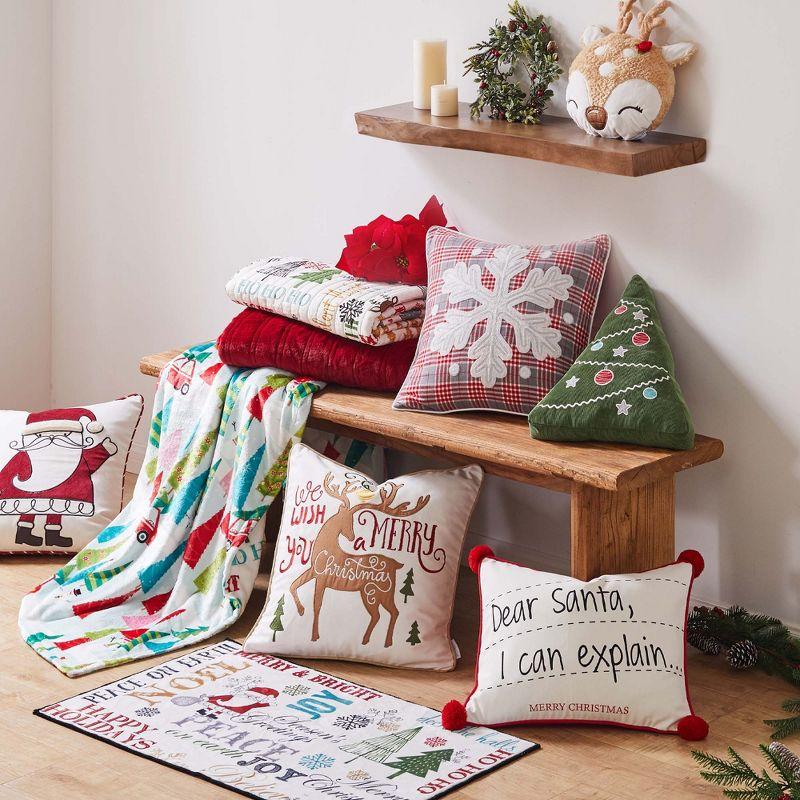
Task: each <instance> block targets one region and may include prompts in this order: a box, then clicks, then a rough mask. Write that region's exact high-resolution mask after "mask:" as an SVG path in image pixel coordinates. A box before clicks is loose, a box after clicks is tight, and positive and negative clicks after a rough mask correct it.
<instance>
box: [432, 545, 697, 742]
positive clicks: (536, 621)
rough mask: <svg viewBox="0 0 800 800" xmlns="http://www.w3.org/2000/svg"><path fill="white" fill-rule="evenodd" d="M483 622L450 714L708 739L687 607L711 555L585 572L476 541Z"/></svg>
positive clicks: (461, 718)
mask: <svg viewBox="0 0 800 800" xmlns="http://www.w3.org/2000/svg"><path fill="white" fill-rule="evenodd" d="M469 562H470V566H471V567H472V569H473V570H474V571H476V572H478V580H479V584H480V594H481V605H482V608H481V629H480V636H479V639H478V658H477V670H476V674H475V678H476V680H475V687H474V688H473V690H472V692H471V693H470V695H469V697H468V698H467V701H466V704H465V705H462V704H461V703H460V702H458V701H457V700H452V701H450V702H449V703H448V704H447V705H446V706H445V707H444V709H443V710H442V724H443V726H444V727H445V728H447V729H449V730H457V729H459V728H462V727H463V726H464V725H466V724H474V725H490V726H504V725H520V724H523V723H530V724H544V723H557V722H561V723H563V722H573V723H584V724H605V725H618V726H622V727H625V728H636V729H639V730H647V731H655V732H659V733H677V734H679V735H681V736H682V737H683V738H685V739H702V738H705V736H706V734H707V733H708V725H707V724H706V723H705V721H704V720H702V719H701V718H700V717H697V716H695V714H694V711H693V710H692V704H691V701H690V699H689V692H688V685H687V682H686V634H685V631H686V613H687V609H688V604H689V596H690V594H691V590H692V583H693V581H694V578H696V577H697V576H698V575H699V574H700V573H701V572H702V570H703V559H702V556H701V555H700V554H699V553H698V552H696V551H694V550H687V551H685V552H684V553H681V555H680V556H678V560H677V561H676V562H675V563H673V564H669V565H667V566H665V567H661V568H660V569H653V570H649V571H647V572H641V573H635V574H630V575H604V576H602V577H600V578H595V579H594V580H591V581H586V582H584V581H579V580H577V579H575V578H570V577H569V576H565V575H554V574H550V573H547V572H539V571H538V570H535V569H529V568H528V567H522V566H519V565H517V564H512V563H509V562H507V561H502V560H499V559H495V558H494V556H493V555H492V552H491V550H490V549H489V548H488V547H486V546H480V547H476V548H474V549H473V551H472V552H471V553H470V557H469Z"/></svg>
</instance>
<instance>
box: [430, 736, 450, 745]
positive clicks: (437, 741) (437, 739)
mask: <svg viewBox="0 0 800 800" xmlns="http://www.w3.org/2000/svg"><path fill="white" fill-rule="evenodd" d="M425 744H427V745H428V747H444V745H446V744H447V739H442V737H441V736H429V737H428V738H427V739H426V740H425Z"/></svg>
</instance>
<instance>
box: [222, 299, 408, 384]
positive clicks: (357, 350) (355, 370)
mask: <svg viewBox="0 0 800 800" xmlns="http://www.w3.org/2000/svg"><path fill="white" fill-rule="evenodd" d="M416 347H417V340H416V339H407V340H405V341H402V342H397V343H395V344H387V345H384V346H382V347H373V346H371V345H368V344H361V342H356V341H353V340H352V339H345V338H343V337H341V336H336V335H335V334H333V333H328V332H327V331H323V330H320V329H319V328H314V327H312V326H311V325H306V324H305V323H303V322H298V321H297V320H293V319H288V318H286V317H281V316H279V315H277V314H270V313H269V312H268V311H261V310H260V309H256V308H246V309H245V310H244V311H242V313H241V314H238V315H237V316H236V317H234V318H233V319H232V320H231V322H230V323H229V324H228V327H227V328H225V330H224V331H223V332H222V334H221V335H220V337H219V339H218V340H217V349H218V350H219V355H220V358H221V359H222V361H223V362H225V363H226V364H230V365H232V366H235V367H277V368H278V369H285V370H287V371H289V372H292V373H294V374H296V375H301V376H303V377H309V378H316V379H317V380H320V381H325V382H326V383H338V384H340V385H342V386H351V387H354V388H356V389H369V390H370V391H375V392H388V391H395V392H396V391H397V390H398V389H399V388H400V387H401V386H402V384H403V379H404V378H405V377H406V373H407V372H408V370H409V368H410V366H411V361H412V360H413V358H414V351H415V350H416Z"/></svg>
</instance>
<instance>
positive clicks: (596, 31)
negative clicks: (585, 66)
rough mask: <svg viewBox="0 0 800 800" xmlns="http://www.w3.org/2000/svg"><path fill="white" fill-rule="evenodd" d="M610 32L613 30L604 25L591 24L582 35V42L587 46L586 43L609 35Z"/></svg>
mask: <svg viewBox="0 0 800 800" xmlns="http://www.w3.org/2000/svg"><path fill="white" fill-rule="evenodd" d="M609 33H611V31H610V30H609V29H608V28H604V27H603V26H602V25H590V26H589V27H588V28H587V29H586V30H585V31H584V32H583V34H582V35H581V44H582V45H583V46H584V47H586V45H589V44H591V43H592V42H596V41H597V40H598V39H602V38H603V37H604V36H608V34H609Z"/></svg>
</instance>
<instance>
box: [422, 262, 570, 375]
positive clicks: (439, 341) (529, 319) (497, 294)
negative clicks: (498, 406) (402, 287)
mask: <svg viewBox="0 0 800 800" xmlns="http://www.w3.org/2000/svg"><path fill="white" fill-rule="evenodd" d="M485 265H486V269H487V270H488V271H489V272H490V273H491V275H492V276H493V277H494V287H493V288H492V289H488V288H487V287H486V286H485V285H484V284H483V281H482V280H481V274H482V273H483V268H482V267H481V266H480V265H478V264H472V265H471V266H467V264H466V263H464V262H463V261H462V262H459V263H458V264H456V265H455V266H454V267H451V268H450V269H448V270H447V271H446V272H445V273H444V274H443V276H442V280H443V286H442V291H443V292H445V293H446V294H449V295H450V302H451V303H462V302H465V301H471V302H472V304H473V307H472V308H451V309H449V310H448V311H447V313H446V314H445V317H444V322H442V323H441V324H440V325H438V326H437V327H436V328H435V329H434V332H433V336H432V337H431V345H430V347H431V349H432V350H433V351H435V352H437V353H441V354H442V355H446V354H447V353H449V352H450V351H451V350H462V349H463V348H465V347H466V346H467V342H468V341H469V340H470V337H471V336H472V333H473V331H474V330H475V329H476V328H477V327H478V326H480V325H481V323H485V328H484V329H483V331H482V333H481V334H480V335H479V336H478V337H477V338H476V339H475V341H474V342H472V344H471V345H470V347H469V350H468V351H467V355H468V357H469V358H470V359H471V360H472V364H471V366H470V374H471V375H472V377H474V378H477V379H478V380H479V381H480V382H481V383H482V384H483V385H484V386H486V387H487V388H491V387H492V386H494V385H495V383H497V381H498V380H501V379H502V378H505V377H506V375H507V374H508V367H507V366H506V362H507V361H509V360H510V359H511V358H512V356H513V350H512V349H511V345H510V344H509V342H508V341H507V340H506V337H505V336H504V335H503V323H506V324H507V325H508V326H510V327H511V329H512V330H513V332H514V339H515V343H516V347H517V350H519V352H521V353H531V354H532V355H533V357H534V358H535V359H536V360H537V361H540V360H542V359H545V358H547V357H548V356H553V357H554V358H557V357H558V356H560V355H561V345H560V344H559V342H560V341H561V332H560V331H557V330H555V329H554V328H551V327H550V316H549V314H546V313H544V312H537V313H533V314H529V313H523V312H522V311H520V309H519V308H518V306H520V305H522V304H523V303H533V304H534V305H537V306H539V307H540V308H543V309H548V308H552V307H553V306H554V305H555V303H556V300H566V299H567V297H568V290H569V288H570V286H572V283H573V280H572V276H570V275H564V274H563V273H562V272H561V270H559V269H558V267H556V266H552V267H550V268H549V269H546V270H545V269H538V268H535V269H531V264H530V260H529V258H528V250H527V249H526V248H524V247H518V246H510V247H498V248H497V249H496V250H495V251H494V255H493V256H492V257H491V258H488V259H487V260H486V262H485ZM524 270H529V271H528V274H527V275H526V276H525V280H524V281H523V282H522V284H521V285H520V286H519V287H518V288H516V289H512V288H511V284H512V282H513V279H514V278H515V276H517V275H519V274H520V273H521V272H523V271H524Z"/></svg>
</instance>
